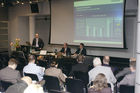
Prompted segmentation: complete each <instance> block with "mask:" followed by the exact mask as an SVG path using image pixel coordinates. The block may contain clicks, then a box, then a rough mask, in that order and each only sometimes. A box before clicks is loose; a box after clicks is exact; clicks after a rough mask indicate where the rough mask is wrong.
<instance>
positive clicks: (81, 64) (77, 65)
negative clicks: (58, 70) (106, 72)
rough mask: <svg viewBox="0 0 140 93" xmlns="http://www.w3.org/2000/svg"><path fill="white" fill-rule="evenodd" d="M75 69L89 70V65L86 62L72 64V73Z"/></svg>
mask: <svg viewBox="0 0 140 93" xmlns="http://www.w3.org/2000/svg"><path fill="white" fill-rule="evenodd" d="M75 71H80V72H88V65H87V64H84V63H78V64H76V65H74V66H72V70H71V72H70V73H73V72H75Z"/></svg>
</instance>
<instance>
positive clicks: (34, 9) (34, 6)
mask: <svg viewBox="0 0 140 93" xmlns="http://www.w3.org/2000/svg"><path fill="white" fill-rule="evenodd" d="M30 6H31V12H32V13H39V9H38V4H37V3H33V4H30Z"/></svg>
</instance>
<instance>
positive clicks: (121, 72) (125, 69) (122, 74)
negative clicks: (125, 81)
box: [116, 57, 136, 79]
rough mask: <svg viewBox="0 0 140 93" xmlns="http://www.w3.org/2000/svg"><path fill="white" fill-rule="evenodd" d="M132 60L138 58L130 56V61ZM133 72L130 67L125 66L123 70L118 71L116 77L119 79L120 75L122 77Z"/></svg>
mask: <svg viewBox="0 0 140 93" xmlns="http://www.w3.org/2000/svg"><path fill="white" fill-rule="evenodd" d="M132 61H136V58H133V57H132V58H130V63H131V62H132ZM130 73H131V71H130V68H129V67H126V68H124V69H123V70H122V71H120V72H119V73H117V74H116V78H117V79H118V78H120V77H122V76H125V75H127V74H130Z"/></svg>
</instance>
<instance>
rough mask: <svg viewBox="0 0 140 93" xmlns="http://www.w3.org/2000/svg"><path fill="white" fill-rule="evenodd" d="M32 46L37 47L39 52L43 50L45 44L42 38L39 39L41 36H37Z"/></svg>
mask: <svg viewBox="0 0 140 93" xmlns="http://www.w3.org/2000/svg"><path fill="white" fill-rule="evenodd" d="M32 46H33V47H35V49H36V50H37V51H39V50H41V49H42V48H43V47H44V42H43V40H42V39H41V38H39V34H35V38H34V39H33V43H32Z"/></svg>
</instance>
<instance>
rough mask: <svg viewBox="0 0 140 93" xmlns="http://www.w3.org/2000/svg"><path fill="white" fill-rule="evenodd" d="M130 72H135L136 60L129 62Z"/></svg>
mask: <svg viewBox="0 0 140 93" xmlns="http://www.w3.org/2000/svg"><path fill="white" fill-rule="evenodd" d="M130 70H131V72H135V71H136V60H132V61H130Z"/></svg>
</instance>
